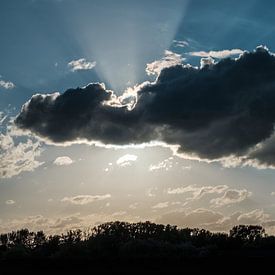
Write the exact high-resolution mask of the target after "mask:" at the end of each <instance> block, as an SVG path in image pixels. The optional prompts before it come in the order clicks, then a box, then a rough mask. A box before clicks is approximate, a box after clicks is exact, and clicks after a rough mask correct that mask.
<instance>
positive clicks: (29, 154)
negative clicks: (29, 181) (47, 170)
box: [0, 130, 43, 178]
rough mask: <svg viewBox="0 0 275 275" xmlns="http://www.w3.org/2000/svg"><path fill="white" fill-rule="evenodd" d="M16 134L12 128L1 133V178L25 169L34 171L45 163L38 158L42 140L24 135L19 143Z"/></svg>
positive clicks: (14, 174)
mask: <svg viewBox="0 0 275 275" xmlns="http://www.w3.org/2000/svg"><path fill="white" fill-rule="evenodd" d="M16 136H17V135H16V134H14V133H13V131H12V130H11V131H10V130H7V132H6V134H0V178H11V177H13V176H16V175H19V174H20V173H21V172H24V171H33V170H34V169H35V168H37V167H39V166H40V165H42V164H43V162H41V161H38V160H37V158H38V157H39V156H40V155H41V152H42V148H41V144H40V142H39V141H34V140H33V139H31V138H29V137H26V136H25V137H24V136H23V138H22V141H21V142H19V143H18V142H17V141H16Z"/></svg>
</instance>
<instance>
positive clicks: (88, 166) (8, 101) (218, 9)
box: [0, 0, 275, 232]
mask: <svg viewBox="0 0 275 275" xmlns="http://www.w3.org/2000/svg"><path fill="white" fill-rule="evenodd" d="M274 10H275V3H274V2H273V1H267V0H266V1H259V0H249V1H235V0H233V1H221V0H207V1H205V0H189V1H187V0H172V1H162V0H158V1H157V0H151V1H150V0H149V1H148V0H146V1H143V0H140V1H132V0H128V1H126V0H125V1H123V0H118V1H111V0H92V1H88V0H87V1H85V0H80V1H76V0H63V1H62V0H26V1H20V0H17V1H16V0H12V1H8V0H7V1H6V0H3V1H1V4H0V37H1V43H0V123H1V124H0V133H1V139H0V141H1V144H0V154H1V159H0V160H1V163H2V164H1V166H0V169H1V170H0V175H1V178H0V205H1V207H0V231H6V230H12V229H16V228H20V227H23V226H25V227H26V226H28V227H32V228H33V229H44V230H46V231H48V232H57V231H64V230H67V229H70V228H76V227H86V226H88V225H93V224H96V223H99V222H104V221H108V220H115V219H121V220H129V221H137V220H148V219H149V220H153V221H159V222H164V223H167V222H170V223H175V224H178V225H179V226H185V225H186V226H201V227H207V228H209V229H211V230H228V228H230V226H232V225H234V224H237V223H242V222H243V223H261V224H263V225H264V224H267V222H270V221H273V220H274V219H275V213H274V206H275V204H274V194H275V193H273V192H275V187H274V186H273V185H274V176H275V174H274V168H273V167H272V165H266V163H264V164H263V163H261V164H263V165H259V163H258V164H257V165H256V164H255V163H254V162H253V161H252V162H246V163H245V165H244V163H243V162H241V161H242V160H241V161H240V160H239V159H238V160H236V158H235V159H232V158H231V159H230V160H228V159H227V161H224V160H223V161H220V160H219V161H216V159H215V160H214V161H213V158H210V157H209V158H207V159H206V158H203V157H202V151H196V153H199V154H200V153H201V155H199V161H198V158H194V157H191V156H192V154H189V155H188V154H187V153H190V152H187V151H186V152H183V153H186V154H187V155H188V157H186V155H185V156H182V155H180V154H177V153H175V150H173V148H170V147H169V146H168V145H169V144H168V145H167V144H166V145H163V144H162V145H158V146H152V144H149V145H148V144H145V145H144V144H143V145H140V144H138V145H137V146H136V147H133V146H132V147H131V146H126V145H129V144H122V145H125V146H124V147H123V146H122V147H116V146H106V144H104V142H102V143H103V144H100V146H99V145H98V143H96V144H94V143H93V142H91V141H90V142H83V143H82V144H79V143H80V142H78V141H76V142H73V143H75V144H73V145H71V144H70V145H68V144H67V143H64V144H53V143H52V142H50V140H49V139H50V138H51V136H50V135H49V136H47V137H46V136H43V135H40V136H39V135H38V134H39V132H35V131H34V132H29V133H26V132H25V133H22V132H20V131H19V130H18V129H16V127H15V126H14V124H13V119H14V117H15V116H17V115H18V114H19V113H20V110H21V107H22V105H23V104H24V103H25V102H27V101H28V100H29V99H30V98H31V96H32V95H34V94H37V93H39V94H42V95H44V94H51V93H53V92H59V93H61V94H62V93H63V92H65V91H66V90H67V89H75V88H77V87H83V86H86V85H88V84H89V83H96V82H100V83H104V85H105V88H104V89H103V90H104V91H105V89H106V90H112V91H113V93H114V95H116V96H121V95H125V94H126V93H127V91H128V93H130V94H131V96H132V94H133V91H136V90H138V91H140V90H142V91H143V88H140V87H141V86H138V85H140V84H142V83H144V82H145V81H149V82H150V83H154V82H155V81H156V79H157V78H158V76H159V75H160V73H161V71H162V70H163V69H164V68H165V67H169V68H171V67H173V66H176V65H180V66H182V65H183V66H184V65H186V64H191V66H193V67H198V68H199V67H200V66H201V67H202V68H203V66H205V64H206V63H207V62H208V64H210V63H211V62H216V63H219V62H220V61H221V60H222V59H224V58H237V57H238V56H239V55H240V54H243V53H244V52H245V51H249V52H253V51H254V50H255V49H256V47H257V46H259V45H264V46H266V47H267V48H268V49H269V51H270V55H271V56H272V52H274V51H275V37H274V32H273V29H274V15H273V14H274ZM211 58H212V59H213V60H212V59H211ZM201 59H203V60H202V61H201ZM211 60H212V61H211ZM209 62H210V63H209ZM211 64H212V63H211ZM211 64H210V66H211ZM213 64H214V63H213ZM213 64H212V65H213ZM263 68H264V67H263ZM135 85H137V86H138V87H136V88H135ZM142 85H145V86H146V85H147V84H142ZM150 85H151V84H150ZM152 85H154V84H152ZM127 89H128V90H127ZM129 91H130V92H129ZM221 92H223V91H221ZM116 99H117V98H116ZM175 106H176V105H175ZM175 108H176V107H175ZM72 114H73V111H72ZM161 115H162V112H161V111H159V116H161ZM41 123H42V122H41ZM68 123H69V124H70V123H72V122H70V121H69V122H68ZM106 125H107V123H106ZM106 125H105V124H104V122H103V123H102V127H105V126H106ZM106 127H107V126H106ZM60 128H61V126H60ZM37 133H38V134H37ZM173 135H175V136H176V134H173ZM197 135H198V134H197ZM121 136H122V134H121ZM270 137H271V139H272V136H271V135H270V136H269V137H268V138H270ZM170 139H172V140H174V139H173V137H171V138H170ZM69 141H70V142H71V141H72V140H69ZM99 141H100V140H99ZM166 141H167V139H166ZM188 141H189V140H188ZM261 142H264V140H261ZM268 142H269V140H268ZM92 143H93V144H92ZM166 143H167V142H166ZM270 144H271V145H270ZM270 144H269V143H268V145H266V146H267V148H270V147H272V144H273V143H272V140H271V141H270ZM120 145H121V144H120ZM181 145H182V144H181ZM183 145H185V144H183ZM188 145H189V143H188V144H186V148H187V147H188ZM264 145H265V144H264ZM192 146H193V145H192ZM183 148H184V146H183ZM190 148H191V145H190ZM191 149H192V150H193V149H194V148H193V147H192V148H191ZM191 149H190V150H191ZM270 152H271V153H270V154H272V151H270ZM208 154H209V152H208ZM234 154H235V152H234ZM207 156H209V155H207ZM238 157H240V156H239V155H238ZM241 157H243V155H242V156H241ZM238 161H239V162H238ZM268 230H269V231H270V232H274V228H273V227H272V226H270V228H268Z"/></svg>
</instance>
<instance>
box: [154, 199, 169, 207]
mask: <svg viewBox="0 0 275 275" xmlns="http://www.w3.org/2000/svg"><path fill="white" fill-rule="evenodd" d="M168 206H169V202H168V201H166V202H159V203H157V204H156V205H154V206H152V208H153V209H162V208H166V207H168Z"/></svg>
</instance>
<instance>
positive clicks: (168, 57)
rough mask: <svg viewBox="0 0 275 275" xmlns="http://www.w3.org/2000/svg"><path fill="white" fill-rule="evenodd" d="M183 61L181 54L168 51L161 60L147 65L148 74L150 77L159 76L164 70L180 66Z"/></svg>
mask: <svg viewBox="0 0 275 275" xmlns="http://www.w3.org/2000/svg"><path fill="white" fill-rule="evenodd" d="M183 60H184V58H182V56H181V55H180V54H177V53H174V52H171V51H167V50H166V51H165V52H164V57H163V58H162V59H161V60H156V61H154V62H152V63H148V64H147V65H146V73H147V74H148V75H159V73H160V72H161V70H163V69H164V68H168V67H172V66H176V65H180V64H182V61H183Z"/></svg>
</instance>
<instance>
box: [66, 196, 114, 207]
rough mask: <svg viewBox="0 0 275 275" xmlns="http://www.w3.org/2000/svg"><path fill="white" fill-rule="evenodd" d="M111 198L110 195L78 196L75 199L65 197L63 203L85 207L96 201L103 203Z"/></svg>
mask: <svg viewBox="0 0 275 275" xmlns="http://www.w3.org/2000/svg"><path fill="white" fill-rule="evenodd" d="M109 198H111V195H110V194H105V195H78V196H75V197H65V198H63V199H62V200H61V202H69V203H71V204H76V205H84V204H88V203H92V202H95V201H101V200H106V199H109Z"/></svg>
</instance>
